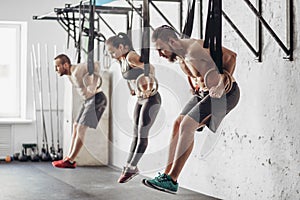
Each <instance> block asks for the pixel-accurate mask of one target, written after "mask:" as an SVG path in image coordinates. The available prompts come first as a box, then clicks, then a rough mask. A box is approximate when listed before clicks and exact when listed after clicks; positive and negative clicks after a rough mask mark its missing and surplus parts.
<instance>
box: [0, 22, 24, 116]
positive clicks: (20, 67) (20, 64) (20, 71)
mask: <svg viewBox="0 0 300 200" xmlns="http://www.w3.org/2000/svg"><path fill="white" fill-rule="evenodd" d="M0 25H1V26H2V27H5V26H7V27H9V28H11V27H12V28H15V30H16V33H17V38H16V40H17V41H16V44H17V48H18V50H19V51H17V52H16V54H17V55H16V57H17V62H16V63H17V69H16V73H17V75H16V79H17V80H16V81H17V88H16V89H17V90H18V91H17V93H18V105H17V106H18V108H19V111H17V113H16V114H15V115H5V114H4V113H0V122H1V121H3V122H7V121H13V120H16V121H20V120H26V114H27V110H26V105H27V104H26V103H27V22H24V21H0ZM12 89H15V88H12Z"/></svg>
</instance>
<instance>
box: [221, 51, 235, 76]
mask: <svg viewBox="0 0 300 200" xmlns="http://www.w3.org/2000/svg"><path fill="white" fill-rule="evenodd" d="M222 52H223V57H222V59H223V68H224V69H225V70H226V71H227V72H229V74H230V75H232V74H233V72H234V70H235V66H236V57H237V54H236V53H235V52H233V51H231V50H229V49H227V48H225V47H223V48H222Z"/></svg>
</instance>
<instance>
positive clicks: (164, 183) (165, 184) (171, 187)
mask: <svg viewBox="0 0 300 200" xmlns="http://www.w3.org/2000/svg"><path fill="white" fill-rule="evenodd" d="M143 182H144V184H145V185H147V186H151V187H153V188H155V189H158V190H161V191H165V192H170V193H176V192H177V190H178V183H177V182H176V183H174V182H173V181H172V178H171V176H170V175H167V174H165V173H163V174H161V173H159V175H158V176H157V177H155V178H154V179H151V180H145V181H143Z"/></svg>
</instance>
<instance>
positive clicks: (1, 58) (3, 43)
mask: <svg viewBox="0 0 300 200" xmlns="http://www.w3.org/2000/svg"><path fill="white" fill-rule="evenodd" d="M23 25H24V23H16V22H11V23H10V22H1V21H0V92H1V98H0V117H2V118H3V117H16V118H21V117H22V111H23V109H25V108H22V101H25V100H24V99H25V98H24V97H23V95H22V94H23V92H22V89H24V88H23V87H22V85H21V84H22V83H23V82H24V81H22V80H24V77H22V76H25V74H26V73H23V74H22V72H23V70H21V66H22V65H24V63H22V62H24V58H22V57H24V55H25V53H24V49H25V47H24V45H23V44H24V41H23V40H24V33H23V31H24V30H22V26H23ZM22 34H23V35H22ZM25 60H26V59H25ZM25 66H26V63H25Z"/></svg>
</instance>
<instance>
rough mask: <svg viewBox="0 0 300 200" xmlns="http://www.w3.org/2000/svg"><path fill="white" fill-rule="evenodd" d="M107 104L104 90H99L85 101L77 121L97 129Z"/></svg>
mask: <svg viewBox="0 0 300 200" xmlns="http://www.w3.org/2000/svg"><path fill="white" fill-rule="evenodd" d="M106 104H107V100H106V96H105V95H104V93H103V92H98V93H97V94H95V96H93V97H91V98H89V99H87V100H85V101H84V103H83V104H82V106H81V109H80V111H79V113H78V115H77V119H76V122H77V123H78V124H81V125H85V126H88V127H90V128H94V129H96V127H97V125H98V123H99V120H100V118H101V116H102V114H103V112H104V110H105V107H106Z"/></svg>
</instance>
